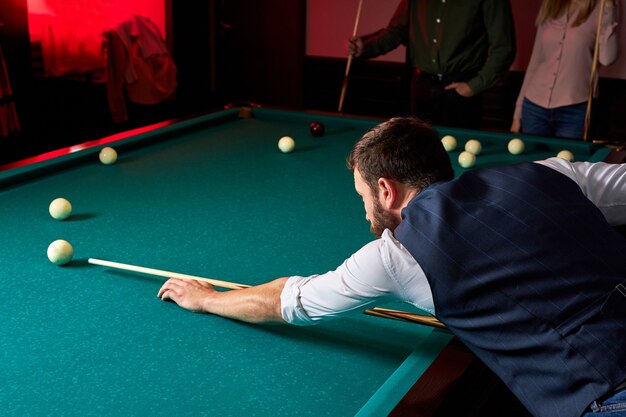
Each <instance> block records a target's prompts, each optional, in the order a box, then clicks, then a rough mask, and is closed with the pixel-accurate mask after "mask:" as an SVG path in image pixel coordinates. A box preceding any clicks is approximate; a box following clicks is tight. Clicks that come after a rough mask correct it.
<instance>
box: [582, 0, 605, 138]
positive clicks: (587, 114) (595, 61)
mask: <svg viewBox="0 0 626 417" xmlns="http://www.w3.org/2000/svg"><path fill="white" fill-rule="evenodd" d="M605 4H606V0H600V16H599V17H598V27H597V28H596V42H595V46H594V49H593V61H592V64H591V79H590V80H589V96H588V97H587V110H586V111H585V130H584V133H583V140H584V141H585V142H586V141H587V136H588V135H589V127H590V125H591V101H592V100H593V92H594V90H595V86H596V75H597V72H598V59H599V55H600V52H599V50H600V32H601V31H602V19H603V18H604V6H605Z"/></svg>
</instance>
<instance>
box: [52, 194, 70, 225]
mask: <svg viewBox="0 0 626 417" xmlns="http://www.w3.org/2000/svg"><path fill="white" fill-rule="evenodd" d="M48 211H49V212H50V215H51V216H52V218H53V219H56V220H65V219H67V218H68V217H70V215H71V214H72V204H71V203H70V202H69V201H67V200H66V199H64V198H55V199H54V200H52V203H50V206H49V207H48Z"/></svg>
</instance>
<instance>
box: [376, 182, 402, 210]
mask: <svg viewBox="0 0 626 417" xmlns="http://www.w3.org/2000/svg"><path fill="white" fill-rule="evenodd" d="M377 186H378V188H377V190H378V195H377V197H378V201H379V202H380V204H382V206H383V207H384V208H385V209H387V210H391V209H393V208H395V206H396V203H397V201H398V187H397V184H396V183H395V182H394V181H393V180H390V179H388V178H383V177H381V178H379V179H378V182H377Z"/></svg>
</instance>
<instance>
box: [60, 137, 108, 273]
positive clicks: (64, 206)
mask: <svg viewBox="0 0 626 417" xmlns="http://www.w3.org/2000/svg"><path fill="white" fill-rule="evenodd" d="M98 157H99V159H100V162H102V163H103V164H104V165H111V164H114V163H115V161H117V152H116V151H115V149H113V148H111V147H105V148H102V150H101V151H100V154H99V155H98ZM48 212H49V213H50V216H52V218H53V219H55V220H59V221H63V220H66V219H68V218H69V217H70V216H71V215H72V203H70V202H69V200H67V199H65V198H62V197H59V198H55V199H54V200H52V202H51V203H50V205H49V206H48ZM73 256H74V248H73V247H72V245H71V244H70V242H68V241H67V240H63V239H57V240H55V241H54V242H52V243H51V244H50V245H49V246H48V259H49V260H50V262H52V263H53V264H55V265H65V264H67V263H69V262H70V261H71V260H72V257H73Z"/></svg>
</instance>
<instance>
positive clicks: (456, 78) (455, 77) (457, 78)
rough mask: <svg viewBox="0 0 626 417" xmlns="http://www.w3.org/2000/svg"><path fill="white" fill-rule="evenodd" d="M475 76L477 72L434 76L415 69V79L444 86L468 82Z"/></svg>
mask: <svg viewBox="0 0 626 417" xmlns="http://www.w3.org/2000/svg"><path fill="white" fill-rule="evenodd" d="M475 75H476V71H467V72H457V73H451V74H433V73H430V72H426V71H422V70H421V69H419V68H416V69H415V77H417V78H420V79H427V80H431V81H435V82H438V83H442V84H448V83H451V82H461V81H467V80H469V79H471V78H473V77H474V76H475Z"/></svg>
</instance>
